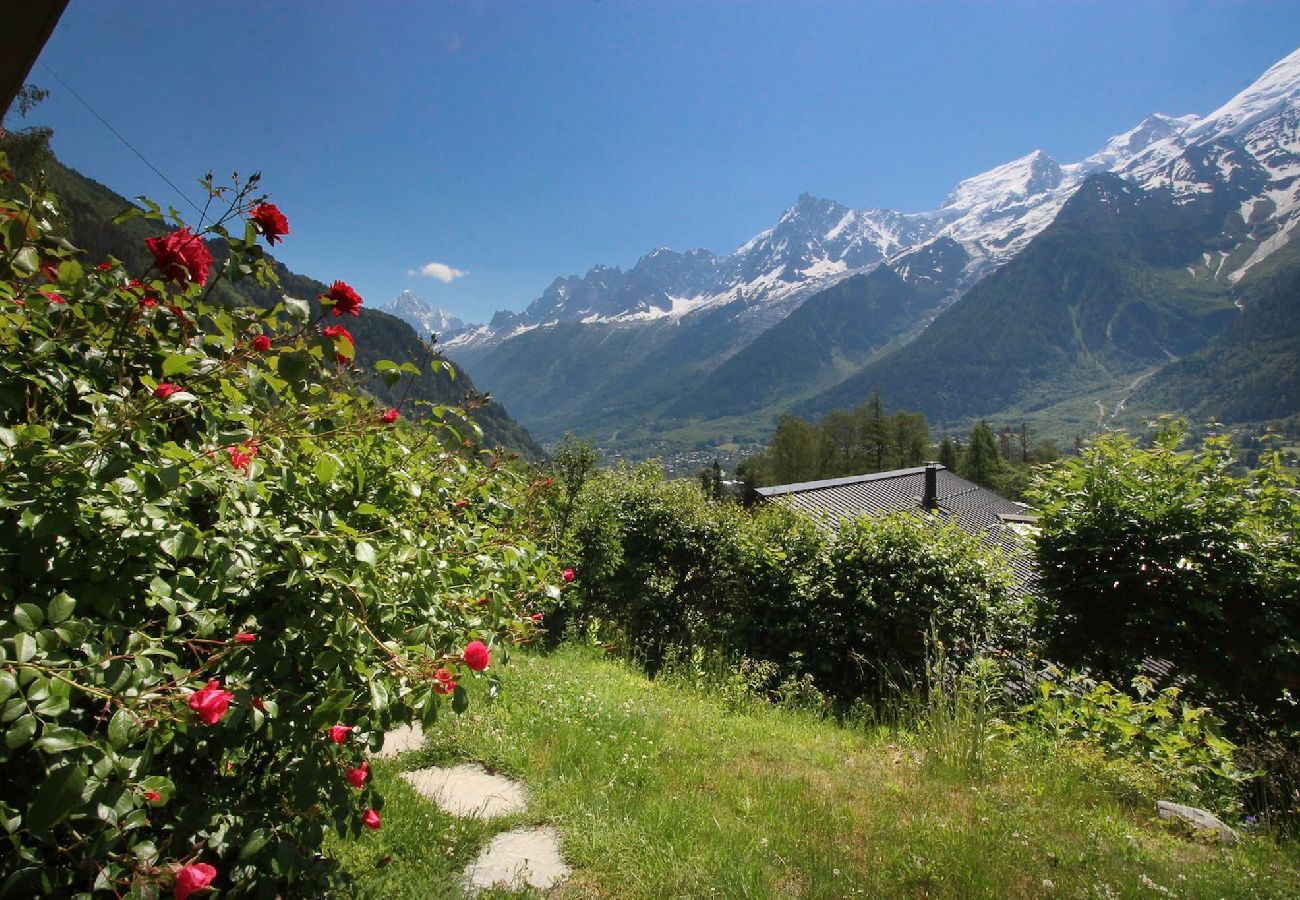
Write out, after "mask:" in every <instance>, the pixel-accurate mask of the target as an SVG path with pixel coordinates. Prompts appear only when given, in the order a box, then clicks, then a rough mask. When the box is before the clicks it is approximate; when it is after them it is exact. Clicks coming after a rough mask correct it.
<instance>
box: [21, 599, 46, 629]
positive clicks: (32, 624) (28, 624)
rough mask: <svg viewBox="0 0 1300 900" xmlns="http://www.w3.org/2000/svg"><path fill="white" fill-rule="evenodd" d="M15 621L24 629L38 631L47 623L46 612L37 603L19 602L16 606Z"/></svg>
mask: <svg viewBox="0 0 1300 900" xmlns="http://www.w3.org/2000/svg"><path fill="white" fill-rule="evenodd" d="M14 622H16V623H17V625H18V627H19V628H21V629H22V630H23V631H36V630H37V629H39V628H40V627H41V626H42V625H44V624H45V613H44V612H42V611H41V608H40V607H39V606H37V605H36V604H35V603H19V604H18V605H17V606H15V607H14Z"/></svg>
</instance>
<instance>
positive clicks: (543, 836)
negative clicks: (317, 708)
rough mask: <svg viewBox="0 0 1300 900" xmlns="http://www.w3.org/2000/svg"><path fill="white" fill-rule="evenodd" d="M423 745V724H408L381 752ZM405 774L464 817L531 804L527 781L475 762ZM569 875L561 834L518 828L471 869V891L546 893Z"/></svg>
mask: <svg viewBox="0 0 1300 900" xmlns="http://www.w3.org/2000/svg"><path fill="white" fill-rule="evenodd" d="M423 743H424V732H423V731H421V730H420V726H419V725H408V726H404V727H402V728H398V729H395V730H393V731H390V732H388V733H387V734H385V735H384V748H383V750H381V751H380V752H379V753H378V754H376V755H377V756H379V757H380V758H383V759H389V758H392V757H395V756H398V755H399V754H402V753H405V752H407V751H409V750H416V749H418V748H419V747H420V746H421V745H422V744H423ZM402 778H403V779H404V780H405V781H406V782H407V783H408V784H410V785H411V787H412V788H414V789H415V791H416V792H417V793H418V794H420V795H421V796H423V797H426V798H427V799H429V800H432V801H433V802H434V803H436V804H437V805H438V808H439V809H441V810H443V811H444V812H447V813H450V814H451V815H454V816H460V817H461V818H471V817H473V818H478V819H482V820H484V821H487V820H489V819H495V818H497V817H499V816H506V815H512V814H514V813H520V812H523V811H524V810H525V809H526V808H527V807H528V795H527V793H526V792H525V791H524V786H523V785H521V784H520V783H519V782H517V781H514V780H513V779H510V778H506V777H504V776H502V775H493V774H492V773H491V772H489V771H487V770H486V769H484V768H483V767H482V766H479V765H476V764H473V763H466V764H463V765H459V766H451V767H449V768H444V767H442V766H431V767H429V768H427V769H416V770H414V771H411V772H403V773H402ZM568 877H569V867H568V866H567V865H565V863H564V858H563V857H562V856H561V855H560V835H559V832H557V831H556V830H555V829H554V828H548V827H539V828H526V827H524V828H513V829H511V830H510V831H503V832H502V833H500V834H498V835H496V836H495V837H493V838H492V840H491V841H489V842H488V845H487V846H486V847H484V848H483V851H482V852H481V853H480V854H479V856H478V859H476V860H474V861H473V862H472V863H470V864H469V865H468V866H466V867H465V891H466V893H467V894H468V895H469V896H471V897H472V896H475V895H477V894H478V893H479V892H480V891H482V890H484V889H486V888H490V887H494V886H495V887H504V888H506V889H508V890H516V891H518V890H523V889H524V888H528V887H530V888H534V889H536V890H542V891H545V890H549V889H550V888H553V887H555V886H556V885H559V884H562V883H563V882H565V881H566V880H568Z"/></svg>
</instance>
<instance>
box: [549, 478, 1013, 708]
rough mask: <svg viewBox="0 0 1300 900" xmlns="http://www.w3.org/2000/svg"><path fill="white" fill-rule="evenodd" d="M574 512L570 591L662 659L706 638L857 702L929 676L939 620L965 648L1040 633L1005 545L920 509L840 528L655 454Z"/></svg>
mask: <svg viewBox="0 0 1300 900" xmlns="http://www.w3.org/2000/svg"><path fill="white" fill-rule="evenodd" d="M573 521H574V525H573V535H572V542H573V543H572V548H573V554H574V557H575V559H576V560H577V569H578V571H579V573H580V574H579V578H578V581H577V583H576V585H575V587H576V588H577V590H576V591H575V592H572V593H571V594H570V595H569V596H570V602H571V603H573V604H575V605H576V606H577V607H578V609H579V614H580V615H584V616H595V617H598V618H600V620H601V621H602V622H603V623H607V624H609V625H612V626H614V627H615V628H616V629H618V630H619V631H620V632H621V633H622V635H623V637H624V639H625V640H626V641H627V642H628V644H629V645H630V650H631V651H632V653H633V655H636V656H638V657H640V658H641V659H643V660H644V661H645V662H646V663H647V664H648V666H649V668H650V670H651V672H654V671H657V670H658V668H659V666H660V664H661V663H662V662H663V659H664V653H665V648H667V647H669V646H670V645H681V646H691V645H695V646H703V647H705V648H707V649H708V650H709V651H710V652H711V653H716V654H718V655H719V656H720V658H721V659H722V660H723V661H726V660H734V659H741V658H745V659H748V660H749V661H750V662H751V663H758V662H770V663H774V664H775V665H776V666H777V670H776V671H774V672H773V677H772V682H773V683H772V684H771V685H769V686H768V689H769V690H770V691H772V692H773V696H774V697H775V696H792V695H794V694H801V695H809V696H810V695H811V693H810V692H811V691H812V689H813V688H814V687H815V688H816V690H818V691H821V692H825V693H827V694H830V695H832V696H833V697H835V698H837V699H838V700H840V701H841V703H842V705H847V703H848V702H850V701H852V700H853V699H854V698H856V697H857V696H858V695H860V694H861V693H863V692H864V691H868V692H874V693H880V692H881V691H883V690H885V689H887V688H888V687H890V686H891V685H892V683H893V682H894V681H895V680H899V679H901V680H902V681H903V682H904V683H905V684H917V683H920V682H921V681H922V680H923V678H924V675H925V672H924V667H925V642H926V638H927V635H928V634H930V632H931V629H932V627H937V628H938V634H939V636H940V637H941V638H942V639H943V640H945V641H947V642H948V644H949V646H950V648H951V649H950V651H949V656H950V657H952V658H958V659H965V658H968V657H969V656H971V655H972V654H973V653H974V652H975V650H976V649H977V648H983V649H986V650H989V651H993V650H1007V649H1014V650H1018V651H1023V650H1024V649H1025V648H1026V646H1027V640H1028V632H1029V628H1030V623H1031V621H1032V617H1033V612H1032V609H1031V608H1030V604H1029V601H1028V600H1027V599H1026V598H1024V597H1020V596H1017V595H1015V594H1013V593H1012V591H1011V581H1010V571H1009V569H1008V568H1007V566H1006V564H1005V563H1004V562H1003V561H1002V560H1001V559H1000V557H998V556H997V555H996V554H995V553H994V552H993V551H990V550H988V549H987V548H985V547H984V546H983V544H982V543H981V542H980V541H979V539H978V538H974V537H971V536H969V535H967V534H965V533H964V532H961V531H959V530H957V529H955V528H949V527H936V526H935V525H934V524H933V523H927V522H923V521H922V520H920V519H918V518H916V517H911V516H905V515H904V516H898V517H895V518H891V519H885V520H878V521H871V520H863V521H861V522H857V523H851V524H848V525H846V526H845V527H844V528H843V529H842V530H841V532H840V533H839V535H838V536H834V535H831V534H830V533H828V532H826V531H825V530H822V529H820V528H818V527H817V526H816V525H815V524H814V523H813V522H812V521H811V520H810V519H809V518H808V517H806V516H804V515H802V514H800V513H797V512H795V511H792V510H789V509H785V508H783V507H777V506H764V507H759V508H758V509H756V510H754V511H753V512H746V511H744V510H741V509H739V508H738V507H736V506H734V505H732V504H726V503H711V502H709V501H708V500H706V499H705V497H704V496H703V494H702V493H701V491H700V489H699V486H698V485H697V484H695V483H694V482H692V481H678V482H666V481H665V480H664V478H663V476H662V474H661V473H660V472H659V471H658V470H657V469H655V468H653V467H649V466H643V467H641V468H639V469H636V470H634V471H631V472H628V471H626V470H621V471H619V472H613V473H610V472H604V473H598V474H597V475H596V476H594V477H593V478H592V479H591V480H590V481H589V482H588V484H587V487H586V489H584V491H583V492H582V494H581V496H580V498H579V502H578V508H577V511H576V512H575V514H574V519H573ZM806 677H808V678H811V679H812V682H811V683H810V682H808V681H807V680H806ZM781 684H785V685H786V687H785V688H784V690H782V689H781V688H780V687H779V686H780V685H781Z"/></svg>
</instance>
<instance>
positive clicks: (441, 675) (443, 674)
mask: <svg viewBox="0 0 1300 900" xmlns="http://www.w3.org/2000/svg"><path fill="white" fill-rule="evenodd" d="M433 677H434V678H436V679H438V680H439V681H451V680H452V679H454V678H455V677H456V676H455V675H454V674H452V671H451V669H448V668H447V667H446V666H443V667H442V668H440V669H439V670H438V671H436V672H434V673H433Z"/></svg>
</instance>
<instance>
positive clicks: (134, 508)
mask: <svg viewBox="0 0 1300 900" xmlns="http://www.w3.org/2000/svg"><path fill="white" fill-rule="evenodd" d="M0 171H6V169H5V166H4V163H3V158H2V157H0ZM205 183H206V184H207V185H208V187H209V190H210V193H211V199H212V204H211V208H215V209H219V210H224V212H223V213H221V215H220V217H219V218H217V219H216V221H211V222H208V223H206V225H205V224H204V223H202V222H201V223H199V225H196V226H194V227H190V226H187V225H186V223H184V222H182V221H180V220H179V218H177V217H176V216H175V214H174V213H172V214H170V215H167V216H164V214H163V213H162V211H161V210H160V209H159V208H158V207H157V206H156V205H154V204H151V203H148V202H147V201H145V205H144V206H143V207H142V208H140V209H133V210H130V211H128V212H127V213H126V214H125V215H126V216H144V217H146V218H147V219H148V220H151V221H153V222H156V223H157V224H158V225H159V226H162V228H160V230H162V231H163V233H162V234H160V235H159V236H157V237H155V238H151V239H150V249H151V250H152V255H153V257H154V260H155V263H156V265H155V266H154V268H153V269H152V270H151V271H149V272H128V271H126V270H125V267H124V266H123V265H122V264H121V263H120V262H118V261H117V260H114V259H109V260H105V261H95V262H96V263H97V264H96V265H94V266H85V267H83V264H82V261H80V260H79V259H78V256H79V253H78V251H77V250H76V249H75V248H74V247H72V246H71V245H70V244H69V243H68V242H67V240H66V239H64V238H61V237H60V230H59V216H58V206H57V203H56V201H55V198H53V197H51V196H49V195H47V194H45V193H44V192H42V191H41V190H39V189H32V188H26V189H24V190H23V191H21V192H19V193H17V194H14V193H13V192H12V191H11V192H10V193H9V194H7V195H6V197H8V199H4V198H0V473H3V477H2V478H0V592H2V593H3V597H2V598H0V724H3V741H0V779H2V780H3V784H4V789H3V793H0V825H2V826H3V828H4V831H5V834H6V841H5V843H4V845H3V849H0V860H3V862H2V864H0V865H2V868H0V895H5V896H9V895H12V896H36V895H40V896H50V895H68V894H73V893H77V892H90V891H105V892H108V891H112V892H116V893H117V894H118V895H124V894H128V893H134V894H136V895H140V896H158V895H161V894H164V893H169V892H171V893H174V895H175V896H178V897H180V896H185V895H187V894H189V893H192V892H202V891H204V890H206V889H212V890H221V891H224V892H228V893H232V894H258V895H267V896H273V895H276V894H281V895H285V894H288V895H304V894H314V893H320V892H321V891H322V890H323V889H324V888H325V885H324V880H325V879H328V878H329V877H331V875H332V874H337V873H333V872H332V867H331V865H330V863H329V861H328V860H326V859H323V858H322V857H321V855H320V852H319V851H320V847H321V843H322V840H323V837H324V833H325V830H326V829H332V830H335V831H337V832H339V833H354V834H355V833H360V832H361V830H362V829H363V828H378V827H380V824H381V820H380V813H381V811H382V808H383V797H382V796H380V795H379V793H378V792H377V791H376V790H375V788H374V785H373V782H372V781H371V780H370V779H368V778H367V777H366V775H367V774H368V772H369V767H368V764H367V762H366V756H367V754H368V753H370V752H373V751H375V750H377V749H379V747H380V746H381V744H382V740H383V734H384V732H385V731H386V730H387V729H389V728H392V727H393V726H395V725H398V724H402V723H406V722H409V721H412V720H413V719H421V720H423V721H424V722H426V723H428V722H430V721H431V720H432V719H434V718H435V717H436V716H437V715H439V714H440V712H442V711H444V710H446V709H447V708H448V707H450V708H451V709H453V710H456V711H461V710H463V709H465V707H466V704H467V695H466V693H465V690H464V688H463V687H462V686H460V685H458V684H456V681H457V680H464V679H466V678H483V677H489V676H488V675H487V674H486V673H482V672H480V671H477V669H479V668H481V667H480V666H479V665H478V664H479V662H483V663H486V660H487V657H488V654H489V653H490V654H491V659H492V661H493V663H494V664H495V663H498V662H501V661H504V659H505V656H506V646H507V645H508V644H509V643H511V642H513V641H519V640H527V639H528V638H529V637H530V636H531V634H532V632H533V629H534V626H533V624H532V622H531V620H530V619H529V618H528V617H527V615H526V611H527V610H528V609H529V604H530V603H531V602H532V601H534V600H535V599H537V598H539V597H541V596H542V595H543V594H545V593H551V594H552V595H557V594H558V587H548V585H547V584H546V582H547V580H554V581H558V579H559V567H558V565H557V564H556V562H555V561H554V560H553V559H552V558H550V557H549V556H548V555H547V554H545V553H544V552H542V551H541V550H539V549H538V547H537V545H536V544H535V543H534V542H533V540H532V538H531V537H530V536H529V535H530V533H531V531H530V529H531V525H530V523H529V522H528V521H527V520H526V519H525V516H524V510H526V509H527V508H528V507H527V504H525V503H524V502H522V500H521V498H522V497H524V496H525V495H526V494H527V492H528V489H529V486H528V485H527V484H525V483H524V479H523V478H522V477H521V476H520V475H518V474H517V473H515V472H513V471H511V470H508V469H506V468H504V467H503V465H501V464H500V463H499V461H498V459H497V457H495V456H490V455H487V454H482V455H478V456H473V455H469V454H471V453H472V451H471V450H466V449H465V448H464V446H463V444H465V443H467V442H466V441H465V435H463V434H461V433H458V432H456V430H455V428H454V427H453V425H452V421H453V419H452V418H451V413H450V411H446V410H443V409H441V408H429V409H424V410H409V409H406V410H403V413H404V419H403V421H402V422H398V421H396V417H393V419H392V420H389V419H387V418H385V416H384V415H383V414H382V410H381V409H380V408H379V407H377V406H376V404H375V403H374V401H373V400H371V399H370V398H369V397H368V396H367V395H366V393H365V392H364V390H363V388H364V381H363V377H362V373H360V372H359V371H358V370H357V369H356V368H355V367H354V366H353V365H352V360H353V358H354V357H353V354H352V346H353V345H352V341H351V339H350V337H346V338H345V337H341V336H340V337H330V336H326V335H325V334H324V333H323V328H322V317H323V316H325V315H327V314H328V313H329V312H333V313H334V314H336V315H337V314H341V313H350V314H352V315H358V314H359V307H360V306H361V298H360V297H359V296H357V295H356V293H355V291H353V290H352V289H351V288H349V287H348V286H347V285H344V284H342V283H341V282H338V283H336V284H335V290H332V291H331V293H330V295H329V296H327V297H325V298H323V299H322V300H321V301H320V303H319V304H318V305H315V306H313V305H311V304H310V303H309V302H307V301H302V300H293V299H289V298H287V297H286V298H285V299H284V301H283V303H281V304H280V305H279V306H276V307H275V308H273V309H269V310H265V309H257V308H220V307H217V306H214V305H211V304H209V303H208V302H207V296H208V294H207V293H206V292H207V291H210V290H211V287H212V285H213V284H214V283H215V282H216V280H217V279H220V278H223V277H224V278H231V279H240V278H255V279H257V280H258V282H259V283H261V284H265V285H273V284H274V282H275V276H274V272H273V270H272V269H271V267H270V265H269V262H268V260H267V259H266V258H265V257H264V255H263V250H262V248H261V247H260V246H259V245H258V243H257V240H258V238H265V239H266V240H267V242H268V243H269V242H271V241H272V240H273V239H274V238H276V237H279V236H280V235H282V234H285V233H287V232H288V223H287V221H286V220H284V219H283V216H282V214H280V213H279V211H278V210H275V215H271V214H269V211H268V209H267V207H268V204H266V202H265V199H264V198H261V197H255V196H254V188H255V183H256V181H255V180H253V181H252V182H251V183H244V184H239V183H236V185H235V186H234V187H232V188H221V187H216V186H213V185H212V184H211V182H210V180H209V181H208V182H205ZM16 187H17V184H16V182H15V183H14V184H11V185H9V186H8V188H7V190H8V189H12V188H16ZM205 239H212V240H217V241H220V242H222V243H223V244H224V246H223V247H222V253H221V254H217V256H218V257H219V258H221V259H222V263H221V266H220V267H219V268H217V269H215V270H210V269H209V267H210V266H211V260H212V257H213V254H212V252H211V250H210V249H209V248H208V246H207V244H206V243H205ZM223 254H224V255H223ZM51 276H52V277H53V279H54V284H53V285H51V284H50V282H49V279H50V277H51ZM55 287H57V295H58V300H55V299H54V298H53V297H50V296H48V293H52V292H53V288H55ZM42 292H46V293H47V296H42ZM344 334H346V332H344ZM336 359H337V360H338V361H339V362H341V363H342V364H338V363H336ZM431 364H432V365H435V366H438V365H443V364H442V363H441V362H440V361H438V360H436V359H435V360H432V361H431ZM376 370H377V377H379V378H382V379H383V380H384V381H385V382H386V383H388V384H395V383H396V382H397V381H399V380H400V379H401V378H403V377H405V376H407V375H410V374H418V373H419V371H420V370H419V369H418V368H417V367H416V366H415V365H414V364H413V363H410V362H404V363H401V364H400V365H399V364H397V363H394V362H388V361H385V362H381V363H379V364H378V365H377V366H376ZM444 415H446V416H448V418H447V419H445V420H444V419H443V418H442V417H443V416H444ZM413 419H420V420H421V421H419V422H418V423H413V424H406V423H407V422H410V421H411V420H413ZM454 421H455V422H456V423H457V425H461V423H462V422H463V420H462V419H459V418H456V419H454ZM461 427H463V425H461ZM462 498H472V499H473V503H472V504H469V505H468V506H466V507H457V506H456V505H455V501H456V500H458V499H462ZM484 599H486V601H487V602H486V603H484V602H482V601H483V600H484ZM472 642H476V643H478V644H479V645H480V646H482V648H483V649H482V651H481V653H480V651H478V650H475V651H474V653H473V654H471V653H469V652H468V651H467V650H464V649H462V648H466V647H467V645H468V646H470V647H472V646H473V643H472ZM448 685H451V687H450V689H449V688H448Z"/></svg>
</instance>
